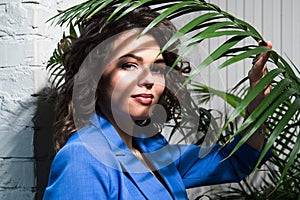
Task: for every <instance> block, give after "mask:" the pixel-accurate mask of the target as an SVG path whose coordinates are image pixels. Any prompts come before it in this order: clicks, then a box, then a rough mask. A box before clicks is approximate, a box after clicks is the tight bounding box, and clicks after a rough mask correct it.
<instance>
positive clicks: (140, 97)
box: [132, 94, 153, 105]
mask: <svg viewBox="0 0 300 200" xmlns="http://www.w3.org/2000/svg"><path fill="white" fill-rule="evenodd" d="M132 97H133V98H134V100H135V101H137V102H139V103H141V104H144V105H150V104H151V103H152V100H153V95H152V94H137V95H132Z"/></svg>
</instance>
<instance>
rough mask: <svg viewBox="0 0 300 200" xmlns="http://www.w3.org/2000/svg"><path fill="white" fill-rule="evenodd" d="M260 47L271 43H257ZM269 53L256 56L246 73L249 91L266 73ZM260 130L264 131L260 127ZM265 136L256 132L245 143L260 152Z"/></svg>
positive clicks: (258, 99)
mask: <svg viewBox="0 0 300 200" xmlns="http://www.w3.org/2000/svg"><path fill="white" fill-rule="evenodd" d="M259 45H260V46H263V45H265V46H267V47H269V48H272V43H271V42H270V41H268V42H266V43H265V44H264V43H263V42H259ZM269 55H270V52H265V53H261V54H259V55H257V56H256V58H255V59H254V62H253V66H252V68H251V69H250V71H249V73H248V77H249V80H250V89H253V88H254V87H255V86H256V85H257V84H258V83H259V81H260V80H261V79H262V78H263V77H264V76H265V75H266V74H267V73H268V69H267V64H266V62H267V60H268V58H269ZM270 91H271V85H269V86H268V87H266V88H265V89H264V90H263V91H262V92H261V93H260V94H259V95H258V96H257V97H256V98H255V99H254V100H253V101H252V102H251V103H250V104H249V105H248V107H247V112H246V118H247V117H248V116H249V115H250V114H251V113H252V112H253V110H255V108H256V107H257V106H258V105H259V104H260V102H261V101H262V100H263V99H264V98H265V97H266V96H267V95H268V94H269V93H270ZM260 129H262V130H263V129H264V127H261V128H260ZM245 134H246V131H244V132H243V133H242V134H241V135H242V136H243V135H245ZM264 141H265V136H264V134H262V133H261V130H257V131H256V132H255V133H254V134H253V135H252V136H251V137H250V138H249V139H248V141H247V143H248V144H249V145H250V146H251V147H253V148H255V149H257V150H261V149H262V148H263V146H264Z"/></svg>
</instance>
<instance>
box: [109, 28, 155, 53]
mask: <svg viewBox="0 0 300 200" xmlns="http://www.w3.org/2000/svg"><path fill="white" fill-rule="evenodd" d="M142 52H156V54H158V53H159V52H160V46H159V44H158V42H157V41H156V39H155V38H154V37H153V36H152V35H149V34H146V35H142V36H140V32H137V31H136V30H132V31H128V32H124V33H122V34H120V35H119V36H118V37H117V38H116V39H115V40H114V41H113V43H112V46H111V53H112V56H113V57H114V58H120V57H122V56H124V55H127V54H141V53H142ZM155 56H157V55H155ZM159 57H160V56H159Z"/></svg>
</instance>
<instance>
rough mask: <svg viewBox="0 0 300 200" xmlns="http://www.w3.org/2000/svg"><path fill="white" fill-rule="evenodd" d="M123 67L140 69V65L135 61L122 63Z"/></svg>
mask: <svg viewBox="0 0 300 200" xmlns="http://www.w3.org/2000/svg"><path fill="white" fill-rule="evenodd" d="M122 69H125V70H134V69H138V65H137V64H134V63H125V64H123V65H122Z"/></svg>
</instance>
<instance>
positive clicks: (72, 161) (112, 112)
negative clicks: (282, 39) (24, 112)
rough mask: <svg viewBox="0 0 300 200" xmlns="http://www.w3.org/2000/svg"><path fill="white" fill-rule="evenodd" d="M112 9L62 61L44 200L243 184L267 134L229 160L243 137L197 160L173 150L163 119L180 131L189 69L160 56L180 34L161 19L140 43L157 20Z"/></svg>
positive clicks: (191, 152) (193, 151) (195, 152)
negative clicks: (145, 30) (54, 151)
mask: <svg viewBox="0 0 300 200" xmlns="http://www.w3.org/2000/svg"><path fill="white" fill-rule="evenodd" d="M113 9H114V8H107V9H104V10H102V11H100V12H98V13H97V14H96V15H94V16H93V17H91V18H90V19H88V20H86V21H85V22H84V23H83V24H82V34H81V36H80V37H79V39H77V40H76V41H75V42H74V43H73V45H72V47H71V48H70V50H69V52H68V53H67V54H66V55H65V56H64V66H65V68H66V75H65V80H66V81H65V83H64V85H63V88H62V90H61V93H60V95H59V96H60V97H59V101H58V105H57V113H58V120H57V123H56V134H55V138H54V139H55V145H56V148H57V150H58V153H57V155H56V157H55V159H54V160H53V163H52V167H51V171H50V177H49V183H48V187H47V188H46V191H45V194H44V199H45V200H47V199H55V200H56V199H187V194H186V188H191V187H197V186H202V185H210V184H219V183H226V182H234V181H240V180H241V179H243V178H245V177H246V176H247V175H248V174H249V173H251V171H252V169H253V167H254V166H255V164H256V162H257V160H258V157H259V155H260V150H261V149H262V148H263V145H264V139H265V138H264V136H263V134H260V133H259V130H258V131H257V133H255V134H254V135H253V136H252V137H251V138H250V139H249V140H248V141H247V144H245V145H243V146H242V147H241V148H240V149H239V150H238V151H237V152H236V153H235V154H234V155H233V156H231V157H229V158H227V157H228V155H229V153H230V152H231V151H232V149H233V148H234V146H235V145H236V144H237V142H238V141H239V139H240V137H241V136H238V137H237V138H235V139H234V141H233V142H231V143H230V144H229V145H226V146H225V147H222V148H221V147H220V146H219V145H214V146H213V147H212V148H211V149H209V152H208V153H207V154H206V155H205V157H201V158H200V156H199V152H200V150H201V148H200V147H198V146H194V145H169V144H168V142H167V141H166V140H165V138H164V137H163V136H162V135H161V133H160V131H161V126H162V124H163V123H164V122H165V121H168V120H174V121H175V123H176V124H177V125H178V124H180V123H179V122H178V121H179V117H178V113H177V112H175V110H176V109H177V108H181V106H183V107H184V106H185V105H182V104H184V103H183V102H186V101H185V100H187V99H188V97H187V95H183V94H182V92H185V90H184V89H182V87H181V83H182V81H183V79H184V74H185V73H188V72H190V70H191V69H190V66H189V65H188V64H187V63H185V62H181V63H179V64H178V65H177V66H175V67H174V68H173V69H172V70H169V69H170V68H168V66H172V65H173V63H174V61H175V60H176V58H177V56H176V52H174V51H173V52H172V51H171V50H170V51H165V52H162V53H160V50H161V49H162V46H163V45H164V44H165V43H166V42H167V40H168V39H169V38H170V37H171V36H172V35H173V34H174V33H175V31H176V29H175V27H174V26H173V24H172V23H171V22H170V21H168V20H163V21H161V22H160V23H159V24H158V25H157V26H156V27H155V28H154V29H153V30H151V31H149V32H148V33H147V34H145V35H143V36H140V32H141V30H142V28H144V27H146V26H147V25H148V24H149V23H150V22H151V21H152V20H153V19H154V18H155V17H156V16H157V15H158V13H156V12H154V11H152V10H151V9H149V8H147V7H143V8H138V9H135V10H134V11H133V12H131V13H130V14H128V15H126V17H124V18H121V19H119V20H118V21H115V20H110V21H107V18H108V17H109V15H110V13H111V12H112V10H113ZM177 44H178V43H176V44H174V45H177ZM268 46H270V47H271V44H268ZM170 49H173V48H172V47H171V48H170ZM267 58H268V54H267V53H265V54H261V55H259V56H257V59H256V60H257V61H256V62H255V63H254V66H253V68H252V69H251V71H250V72H249V79H250V85H251V87H254V86H255V85H256V84H257V83H258V82H259V80H260V79H261V78H262V77H263V76H264V75H265V73H266V68H265V63H266V60H267ZM268 90H269V88H267V89H266V91H265V92H264V93H262V94H260V96H259V97H257V98H256V99H255V101H253V102H252V103H251V104H250V105H249V107H248V111H249V112H251V111H252V110H253V109H254V108H255V107H256V105H257V104H258V103H259V102H260V101H261V100H262V98H264V96H265V95H267V93H268V92H269V91H268ZM176 97H182V98H186V99H184V101H180V100H179V98H176ZM187 107H188V106H187ZM161 108H164V109H161ZM162 110H164V111H165V112H163V114H161V113H162V112H161V111H162ZM181 110H182V111H183V110H184V109H182V108H181ZM185 110H186V109H185ZM190 110H192V109H190ZM226 158H227V159H226ZM266 158H267V157H266Z"/></svg>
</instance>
